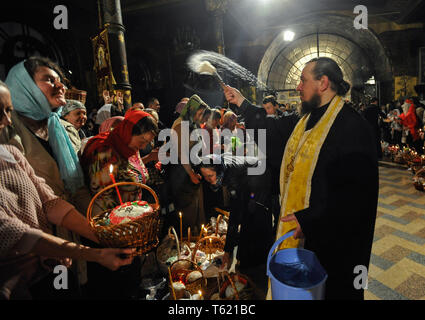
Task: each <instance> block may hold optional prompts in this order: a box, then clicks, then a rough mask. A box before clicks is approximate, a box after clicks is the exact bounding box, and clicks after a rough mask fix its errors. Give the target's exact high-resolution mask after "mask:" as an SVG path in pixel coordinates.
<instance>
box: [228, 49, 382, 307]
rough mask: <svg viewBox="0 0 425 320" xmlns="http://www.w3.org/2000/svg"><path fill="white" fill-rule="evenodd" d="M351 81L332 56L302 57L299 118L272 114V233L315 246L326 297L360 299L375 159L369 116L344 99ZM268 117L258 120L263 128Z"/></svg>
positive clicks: (241, 102)
mask: <svg viewBox="0 0 425 320" xmlns="http://www.w3.org/2000/svg"><path fill="white" fill-rule="evenodd" d="M349 88H350V85H349V84H348V83H347V82H346V81H345V80H344V79H343V74H342V71H341V69H340V68H339V66H338V65H337V63H336V62H335V61H333V60H332V59H330V58H326V57H322V58H315V59H313V60H311V61H309V62H308V63H307V64H306V65H305V67H304V69H303V71H302V74H301V80H300V84H299V85H298V87H297V91H299V92H300V97H301V102H302V104H301V108H300V110H299V114H300V116H301V118H300V120H299V121H298V122H296V124H295V125H294V121H293V119H292V118H285V117H281V118H279V119H276V120H275V121H279V124H278V126H279V127H281V131H282V132H284V133H283V134H282V135H281V137H282V145H283V146H282V148H283V150H284V152H283V157H282V161H281V169H280V178H279V185H280V195H281V211H280V220H279V224H278V226H277V234H276V239H278V238H280V237H281V236H282V235H283V234H286V233H287V232H289V231H290V230H293V229H295V233H294V236H293V237H290V238H289V239H288V240H286V241H284V242H283V243H282V244H281V246H280V249H285V248H291V247H292V248H294V247H298V246H299V245H300V243H299V241H300V239H301V238H304V248H305V249H308V250H311V251H313V252H314V253H315V254H316V255H317V257H318V259H319V261H320V263H321V264H322V266H323V267H324V268H325V270H326V271H327V274H328V280H327V282H326V297H325V298H326V299H344V300H351V299H356V300H360V299H363V298H364V296H363V294H364V290H363V288H364V287H365V281H363V283H362V284H363V285H361V286H360V288H359V286H355V285H354V283H355V280H356V279H358V276H359V274H357V273H356V272H355V267H356V266H364V267H366V268H368V266H369V261H370V254H371V248H372V241H373V233H374V226H375V219H376V209H377V202H378V162H377V154H376V147H375V140H374V138H373V137H374V136H373V133H372V131H371V129H370V127H369V125H368V123H367V122H366V121H365V120H364V119H363V118H362V117H361V116H360V115H359V114H358V113H357V112H356V111H355V110H354V109H352V108H351V107H350V106H348V105H346V104H344V100H343V98H342V97H343V96H344V95H345V94H346V93H347V92H348V90H349ZM225 96H226V99H227V100H228V101H229V102H231V103H233V104H236V105H237V106H239V107H240V109H241V110H240V111H241V112H245V113H246V114H247V115H248V117H249V118H252V119H254V118H256V119H257V120H258V121H257V122H256V123H261V122H262V121H261V119H262V118H263V117H264V114H263V113H261V112H259V111H258V112H256V111H255V110H258V109H259V108H257V109H254V108H256V107H255V106H253V105H251V104H250V103H249V102H248V101H247V100H245V98H244V97H243V96H242V95H241V94H240V92H239V91H238V90H236V89H234V88H231V87H229V86H227V87H226V89H225ZM248 110H249V111H248ZM254 114H255V116H253V115H254ZM271 121H272V120H270V119H269V120H268V122H264V121H263V124H266V127H265V128H266V129H268V128H269V127H270V122H271ZM245 123H246V124H247V123H248V121H247V120H245ZM254 126H255V125H254ZM275 126H276V124H275ZM284 126H285V129H283V127H284ZM247 127H248V125H247ZM285 132H286V133H285ZM288 132H290V136H289V139H288V140H287V141H284V140H285V138H284V137H285V135H288ZM274 147H275V148H277V147H278V146H277V145H275V146H274ZM356 270H357V269H356ZM268 298H269V299H271V298H272V297H271V293H270V290H269V294H268Z"/></svg>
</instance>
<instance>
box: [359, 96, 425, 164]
mask: <svg viewBox="0 0 425 320" xmlns="http://www.w3.org/2000/svg"><path fill="white" fill-rule="evenodd" d="M424 103H425V101H421V100H420V99H419V98H418V97H407V98H400V99H398V100H396V101H392V102H390V103H387V104H385V105H381V106H379V104H378V99H377V98H371V99H370V101H369V104H368V105H366V104H364V103H359V104H355V105H352V106H353V107H354V108H355V109H356V110H357V111H358V112H359V113H360V114H361V115H362V116H363V117H364V118H365V119H366V120H367V121H368V122H369V123H370V124H371V126H373V128H374V131H375V133H376V138H377V141H378V147H379V148H378V149H379V150H378V152H379V153H378V156H379V157H380V158H381V157H382V151H381V150H382V148H381V145H382V146H384V145H398V146H399V147H400V148H402V147H409V148H413V149H414V150H415V151H416V152H417V153H418V154H424V129H425V113H424V110H425V104H424Z"/></svg>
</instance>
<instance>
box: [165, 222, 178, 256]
mask: <svg viewBox="0 0 425 320" xmlns="http://www.w3.org/2000/svg"><path fill="white" fill-rule="evenodd" d="M171 232H173V234H174V238H175V239H176V244H177V256H178V259H180V254H181V253H180V242H179V238H178V237H177V233H176V229H174V227H173V226H171V227H169V228H168V235H169V236H170V238H171Z"/></svg>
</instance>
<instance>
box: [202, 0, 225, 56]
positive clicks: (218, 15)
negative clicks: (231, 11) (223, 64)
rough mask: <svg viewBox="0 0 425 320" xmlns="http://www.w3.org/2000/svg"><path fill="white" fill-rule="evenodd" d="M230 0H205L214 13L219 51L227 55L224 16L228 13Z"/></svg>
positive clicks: (215, 34) (207, 6)
mask: <svg viewBox="0 0 425 320" xmlns="http://www.w3.org/2000/svg"><path fill="white" fill-rule="evenodd" d="M227 4H228V0H205V5H206V8H207V10H208V11H210V12H211V13H212V15H213V19H214V20H213V23H214V38H215V41H216V46H217V52H218V53H220V54H222V55H223V56H224V55H225V50H224V35H223V16H224V14H225V13H226V9H227Z"/></svg>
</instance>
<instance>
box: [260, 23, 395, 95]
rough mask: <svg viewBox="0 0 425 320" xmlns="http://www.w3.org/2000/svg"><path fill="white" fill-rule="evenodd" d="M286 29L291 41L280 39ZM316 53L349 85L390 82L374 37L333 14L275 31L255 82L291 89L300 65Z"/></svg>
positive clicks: (386, 64)
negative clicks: (331, 61) (335, 66)
mask: <svg viewBox="0 0 425 320" xmlns="http://www.w3.org/2000/svg"><path fill="white" fill-rule="evenodd" d="M287 29H290V30H291V31H293V32H294V33H295V38H294V39H293V41H291V42H287V41H284V38H283V33H284V31H285V30H287ZM354 31H355V32H354ZM317 43H318V44H319V49H317ZM317 52H319V56H328V57H331V58H333V59H334V60H336V61H337V62H338V64H339V65H340V66H341V69H342V70H343V73H344V77H345V78H346V79H347V80H348V81H349V82H350V83H351V84H352V85H353V86H360V85H362V84H363V83H364V82H366V81H367V80H368V79H369V78H370V77H371V76H374V77H375V79H376V80H380V81H391V77H392V74H391V66H390V63H389V59H388V57H387V55H386V52H385V50H384V48H383V47H382V45H381V43H380V42H379V40H378V38H377V37H376V36H375V35H374V34H373V33H372V32H371V31H370V30H367V29H366V30H356V29H354V27H353V20H352V18H349V17H346V16H337V15H331V16H330V15H327V16H323V15H318V16H307V17H303V18H300V19H298V22H294V23H292V24H288V25H287V27H286V28H284V30H281V31H280V32H278V33H277V35H276V37H275V38H274V40H273V41H272V43H271V44H270V46H269V47H268V49H267V50H266V52H265V54H264V57H263V59H262V61H261V64H260V67H259V70H258V80H259V81H261V82H263V83H265V84H266V85H267V86H269V87H271V88H273V89H275V90H282V89H295V87H296V84H298V81H299V79H300V78H299V77H300V74H301V70H302V68H303V67H304V64H305V63H306V62H307V61H309V60H311V59H312V58H314V57H317Z"/></svg>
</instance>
